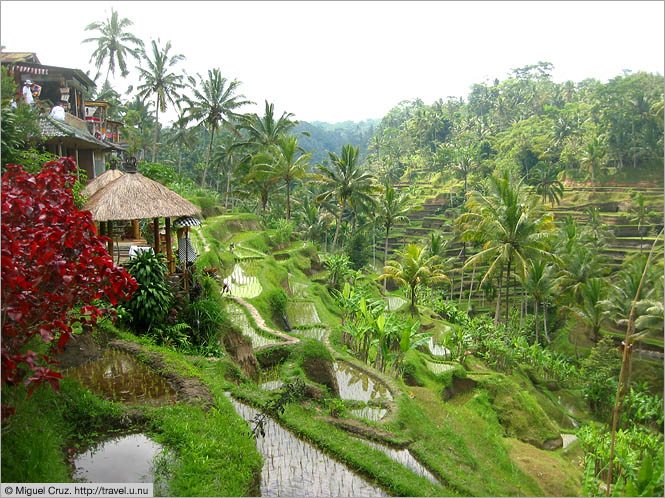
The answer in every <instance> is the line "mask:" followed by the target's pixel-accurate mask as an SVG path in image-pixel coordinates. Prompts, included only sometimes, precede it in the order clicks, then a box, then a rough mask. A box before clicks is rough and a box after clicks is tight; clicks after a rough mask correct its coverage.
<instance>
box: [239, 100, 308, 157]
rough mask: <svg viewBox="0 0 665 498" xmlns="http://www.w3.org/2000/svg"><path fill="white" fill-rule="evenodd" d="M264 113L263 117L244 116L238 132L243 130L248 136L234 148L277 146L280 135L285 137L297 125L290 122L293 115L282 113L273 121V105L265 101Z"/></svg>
mask: <svg viewBox="0 0 665 498" xmlns="http://www.w3.org/2000/svg"><path fill="white" fill-rule="evenodd" d="M265 106H266V107H265V112H264V114H263V116H259V115H258V114H255V113H252V114H245V115H243V116H242V117H241V121H240V123H239V124H238V126H237V127H238V129H239V130H244V131H246V132H247V134H248V135H249V138H248V139H247V140H244V141H242V142H238V143H237V144H236V146H248V145H251V146H255V147H269V146H271V145H277V142H278V140H279V138H280V136H281V135H286V134H287V133H288V132H289V130H291V129H292V128H293V127H294V126H296V125H297V124H298V121H292V120H291V118H293V117H294V114H292V113H290V112H286V111H284V112H283V113H282V115H281V117H280V118H279V119H278V120H277V121H275V104H268V101H267V100H266V101H265Z"/></svg>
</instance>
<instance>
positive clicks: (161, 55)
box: [136, 40, 185, 163]
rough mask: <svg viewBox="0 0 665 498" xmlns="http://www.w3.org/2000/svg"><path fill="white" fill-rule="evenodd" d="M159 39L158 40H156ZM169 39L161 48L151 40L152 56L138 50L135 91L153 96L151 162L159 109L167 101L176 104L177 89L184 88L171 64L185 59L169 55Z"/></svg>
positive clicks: (161, 109) (155, 155) (165, 107)
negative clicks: (153, 121)
mask: <svg viewBox="0 0 665 498" xmlns="http://www.w3.org/2000/svg"><path fill="white" fill-rule="evenodd" d="M158 41H159V40H158ZM169 50H171V41H168V42H166V45H165V46H164V48H163V49H161V50H160V49H159V47H158V46H157V42H156V41H155V40H152V57H150V56H149V55H148V54H146V53H145V51H144V50H141V51H140V60H141V63H142V64H144V65H145V67H143V66H137V67H136V69H138V71H139V76H140V77H141V80H142V84H141V85H139V86H138V88H137V92H138V94H139V96H141V97H142V98H144V99H145V98H148V97H149V96H151V95H154V96H155V143H154V144H153V145H152V162H153V163H154V162H156V161H157V144H158V143H159V129H160V126H159V111H162V112H164V111H166V109H167V103H169V102H170V103H171V104H173V105H174V106H178V104H177V99H178V90H181V89H183V88H185V84H184V83H183V82H182V75H180V74H176V73H174V72H173V71H172V68H173V66H175V65H176V64H177V63H178V62H180V61H182V60H184V59H185V56H184V55H182V54H174V55H171V56H169Z"/></svg>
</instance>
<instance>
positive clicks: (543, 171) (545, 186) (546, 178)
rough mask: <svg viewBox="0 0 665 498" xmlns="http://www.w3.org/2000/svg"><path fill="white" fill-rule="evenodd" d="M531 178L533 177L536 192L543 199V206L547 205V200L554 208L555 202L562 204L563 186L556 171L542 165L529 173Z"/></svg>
mask: <svg viewBox="0 0 665 498" xmlns="http://www.w3.org/2000/svg"><path fill="white" fill-rule="evenodd" d="M529 176H531V177H532V181H533V184H534V191H535V193H536V194H538V195H540V196H541V197H542V203H543V204H545V200H549V201H550V202H551V203H552V207H554V203H555V202H556V203H557V204H560V203H561V198H562V197H563V184H562V183H561V182H560V181H559V180H558V179H557V171H556V169H554V168H552V167H547V166H546V165H545V164H542V163H541V164H538V165H537V166H536V167H535V168H533V169H532V170H531V171H529Z"/></svg>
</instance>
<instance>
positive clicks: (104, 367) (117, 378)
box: [65, 348, 176, 482]
mask: <svg viewBox="0 0 665 498" xmlns="http://www.w3.org/2000/svg"><path fill="white" fill-rule="evenodd" d="M65 375H66V376H68V377H73V378H74V379H76V380H78V381H79V382H80V383H81V384H82V385H84V386H85V387H87V388H88V389H90V390H91V391H93V392H94V393H96V394H98V395H99V396H101V397H103V398H106V399H110V400H112V401H120V402H125V403H140V404H151V405H160V404H168V403H175V400H176V392H175V390H174V389H173V388H172V387H171V386H170V385H169V384H168V383H167V382H166V380H165V379H164V378H163V377H161V376H160V375H157V374H156V373H155V372H153V371H152V370H150V369H149V368H148V367H146V366H145V365H143V364H141V363H139V362H137V361H136V360H135V359H134V358H133V357H132V356H131V355H128V354H127V353H123V352H122V351H118V350H117V349H112V348H110V349H107V350H105V351H104V353H103V354H102V356H101V357H100V358H99V359H98V360H93V361H90V362H88V363H85V364H84V365H80V366H78V367H73V368H70V369H68V370H67V371H66V372H65ZM106 482H113V481H106Z"/></svg>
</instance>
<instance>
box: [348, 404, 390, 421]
mask: <svg viewBox="0 0 665 498" xmlns="http://www.w3.org/2000/svg"><path fill="white" fill-rule="evenodd" d="M350 413H351V414H352V415H353V416H354V417H358V418H365V419H367V420H372V421H374V422H378V421H379V420H381V419H382V418H383V417H385V416H386V413H388V410H386V409H385V408H378V407H375V406H365V407H363V408H357V409H355V410H350Z"/></svg>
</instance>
